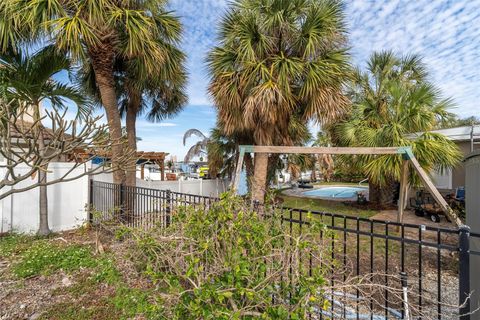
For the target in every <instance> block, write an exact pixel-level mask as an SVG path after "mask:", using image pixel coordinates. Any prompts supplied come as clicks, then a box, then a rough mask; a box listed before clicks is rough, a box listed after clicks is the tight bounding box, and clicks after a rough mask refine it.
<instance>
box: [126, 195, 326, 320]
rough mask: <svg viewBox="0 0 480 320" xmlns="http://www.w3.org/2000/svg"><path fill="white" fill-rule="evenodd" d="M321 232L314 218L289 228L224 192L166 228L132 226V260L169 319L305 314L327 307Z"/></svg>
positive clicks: (179, 214) (175, 217) (180, 213)
mask: <svg viewBox="0 0 480 320" xmlns="http://www.w3.org/2000/svg"><path fill="white" fill-rule="evenodd" d="M268 212H269V215H270V213H271V215H275V210H268ZM264 213H266V212H264ZM322 232H323V233H324V234H325V232H326V230H325V228H324V226H323V225H322V224H321V223H320V222H319V221H318V220H317V219H310V224H309V225H303V226H301V228H300V227H299V226H296V227H295V228H293V229H292V230H291V229H290V226H289V225H288V224H282V221H281V219H280V218H279V217H275V216H270V217H265V216H260V215H259V214H258V212H255V211H253V210H251V209H250V208H249V207H248V206H247V205H246V204H245V202H244V201H243V200H242V199H240V198H237V197H234V196H231V195H224V196H223V197H222V199H221V200H220V201H219V202H218V203H215V204H213V205H212V206H211V207H210V208H209V209H208V210H207V209H204V208H200V209H199V208H193V207H187V208H183V209H179V211H177V212H175V214H174V215H173V218H172V224H171V225H170V227H168V228H159V229H155V230H150V231H148V232H145V231H139V230H132V236H133V238H134V239H135V240H136V241H135V250H133V251H134V257H133V258H134V259H135V261H137V262H138V264H139V266H140V267H141V268H142V269H143V271H144V272H145V273H146V274H147V275H148V276H149V277H150V278H151V279H152V280H153V281H154V282H155V283H156V285H157V288H158V289H157V290H158V292H157V294H158V296H159V297H160V301H159V304H160V305H161V308H160V309H159V310H160V311H161V312H162V316H163V317H165V318H168V319H253V318H262V319H303V318H305V317H306V315H307V313H308V312H309V311H310V310H311V309H312V308H325V307H326V306H327V302H326V300H325V299H324V291H323V289H322V287H323V285H324V284H325V281H324V276H325V272H326V270H327V268H325V265H327V264H328V265H330V263H331V261H330V260H329V258H328V257H330V256H331V255H330V254H329V253H328V252H326V250H328V249H326V248H329V246H327V245H323V241H324V240H322V238H321V236H320V234H321V233H322Z"/></svg>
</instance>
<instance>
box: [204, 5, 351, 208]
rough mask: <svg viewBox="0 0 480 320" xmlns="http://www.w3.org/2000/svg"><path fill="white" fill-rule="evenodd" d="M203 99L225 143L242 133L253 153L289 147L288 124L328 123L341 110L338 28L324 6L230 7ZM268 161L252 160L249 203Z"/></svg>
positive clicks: (344, 68)
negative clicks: (210, 104)
mask: <svg viewBox="0 0 480 320" xmlns="http://www.w3.org/2000/svg"><path fill="white" fill-rule="evenodd" d="M208 70H209V73H210V77H211V80H210V85H209V92H210V93H211V95H212V96H213V99H214V102H215V106H216V107H217V110H218V119H219V122H221V124H222V127H223V129H224V131H225V134H226V135H232V134H234V133H235V132H236V131H242V132H246V131H250V132H252V137H253V140H254V143H255V144H256V145H291V144H292V143H293V141H292V136H290V135H289V134H288V127H289V124H290V121H291V118H292V117H296V118H298V119H300V120H301V121H302V122H304V123H306V122H307V121H308V120H310V119H314V120H316V121H318V122H325V121H329V120H332V119H334V118H336V117H337V116H338V115H339V114H341V113H342V112H343V111H344V110H345V109H346V107H347V106H348V103H347V99H346V98H345V97H344V96H343V95H342V91H341V87H342V85H343V84H344V82H345V79H346V77H347V74H348V70H349V65H348V55H347V53H346V50H345V25H344V15H343V8H342V5H341V4H340V2H338V1H332V0H324V1H323V0H320V1H319V0H291V1H285V0H236V1H233V2H232V4H231V5H230V8H229V11H228V13H227V14H226V15H225V17H224V18H223V20H222V23H221V27H220V38H219V45H218V46H217V47H215V48H214V49H213V50H212V51H211V52H210V54H209V56H208ZM267 166H268V155H266V154H257V155H255V165H254V167H255V169H254V171H255V174H254V180H255V181H254V185H253V192H252V198H253V199H254V200H258V201H260V202H263V201H264V195H265V186H266V180H267Z"/></svg>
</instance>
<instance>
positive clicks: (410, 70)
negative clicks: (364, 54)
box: [330, 51, 462, 185]
mask: <svg viewBox="0 0 480 320" xmlns="http://www.w3.org/2000/svg"><path fill="white" fill-rule="evenodd" d="M349 96H350V98H351V100H352V103H353V108H352V110H351V112H350V114H349V115H348V116H346V117H345V118H344V119H343V120H342V121H339V122H338V123H336V124H334V125H332V126H331V128H330V129H331V132H332V139H333V141H334V142H335V143H336V144H337V145H339V146H350V147H400V146H410V147H412V149H413V153H414V154H415V157H416V158H417V159H418V161H419V163H420V165H421V166H422V167H423V168H424V169H425V170H426V171H427V172H430V171H432V170H434V169H437V170H440V171H443V170H445V169H447V168H451V167H453V166H454V165H456V164H457V163H458V162H459V161H460V160H461V157H462V155H461V153H460V150H459V149H458V147H457V146H456V145H455V143H454V142H452V141H451V140H449V139H448V138H447V137H445V136H443V135H441V134H436V133H432V132H431V130H433V129H435V128H436V127H437V126H438V124H439V123H441V122H443V121H446V120H448V119H450V118H451V117H452V114H451V113H449V109H450V108H451V107H452V101H451V100H450V99H448V98H444V97H442V95H441V92H440V90H439V89H438V88H436V87H435V86H434V85H433V84H432V83H430V82H429V81H428V73H427V70H426V68H425V65H424V64H423V62H422V61H421V59H420V58H419V57H418V56H415V55H410V56H409V55H407V56H403V57H398V56H396V55H395V54H394V53H392V52H389V51H387V52H379V53H374V54H372V56H371V57H370V60H369V61H368V66H367V70H366V71H365V72H363V71H360V70H357V71H356V72H355V73H354V77H353V80H352V81H351V83H350V84H349ZM339 158H340V159H339V160H341V161H340V165H342V161H343V164H346V165H347V166H351V168H352V169H354V170H355V169H356V170H357V172H359V173H363V174H365V175H366V176H367V177H368V178H369V181H370V182H371V183H374V184H375V185H384V184H385V185H386V184H387V183H388V182H391V181H392V180H393V181H399V180H400V173H401V164H402V157H401V156H391V155H382V156H371V155H367V156H349V157H339ZM413 171H414V170H410V173H411V174H410V182H411V183H414V184H415V183H418V181H419V180H418V178H417V176H416V174H414V172H413Z"/></svg>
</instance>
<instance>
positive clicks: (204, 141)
mask: <svg viewBox="0 0 480 320" xmlns="http://www.w3.org/2000/svg"><path fill="white" fill-rule="evenodd" d="M191 136H197V137H198V138H200V140H199V141H197V143H195V144H194V145H193V146H191V147H190V149H188V151H187V154H186V155H185V159H184V160H183V161H184V162H189V161H191V160H192V159H193V158H194V157H198V156H200V157H202V156H204V155H207V145H208V142H209V141H210V138H209V137H207V136H206V135H205V134H203V132H202V131H200V130H198V129H189V130H187V131H186V132H185V134H184V135H183V145H184V146H185V145H186V143H187V139H188V138H190V137H191Z"/></svg>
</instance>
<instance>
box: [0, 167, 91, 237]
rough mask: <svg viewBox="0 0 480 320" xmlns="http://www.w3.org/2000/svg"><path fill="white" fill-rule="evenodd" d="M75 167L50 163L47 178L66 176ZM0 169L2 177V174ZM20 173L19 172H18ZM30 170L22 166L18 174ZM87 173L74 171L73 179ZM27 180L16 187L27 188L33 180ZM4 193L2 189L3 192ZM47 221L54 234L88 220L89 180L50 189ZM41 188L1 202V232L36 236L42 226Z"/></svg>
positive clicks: (85, 179) (76, 181)
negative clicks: (40, 212)
mask: <svg viewBox="0 0 480 320" xmlns="http://www.w3.org/2000/svg"><path fill="white" fill-rule="evenodd" d="M73 166H74V164H72V163H51V164H50V165H49V167H48V169H49V172H48V174H47V179H48V180H52V179H55V178H59V177H61V176H62V175H64V174H66V173H67V172H68V170H70V169H71V168H72V167H73ZM3 170H4V169H3V168H1V169H0V174H2V173H3ZM17 170H18V171H17ZM27 170H28V168H27V167H22V166H19V167H17V168H16V172H17V173H21V172H27ZM83 171H84V168H83V166H82V167H78V168H75V169H74V170H73V171H72V172H71V173H70V176H72V177H73V176H77V175H79V174H82V173H83ZM35 178H36V177H33V178H29V179H26V180H24V181H22V182H20V183H18V184H17V185H15V186H14V188H23V187H28V186H29V185H30V184H31V183H32V179H35ZM3 191H5V190H3V189H2V191H0V192H3ZM47 192H48V221H49V224H50V228H51V229H52V230H53V231H62V230H69V229H74V228H76V227H78V226H80V225H82V224H83V223H84V222H85V221H86V219H87V212H86V210H85V206H86V204H87V203H88V177H87V176H83V177H81V178H79V179H77V180H74V181H70V182H62V183H58V184H53V185H50V186H48V189H47ZM38 197H39V195H38V188H34V189H31V190H28V191H25V192H21V193H15V194H12V195H10V196H8V197H6V198H4V199H3V200H0V233H3V232H9V231H15V232H21V233H34V232H36V231H37V229H38V224H39V208H38Z"/></svg>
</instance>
